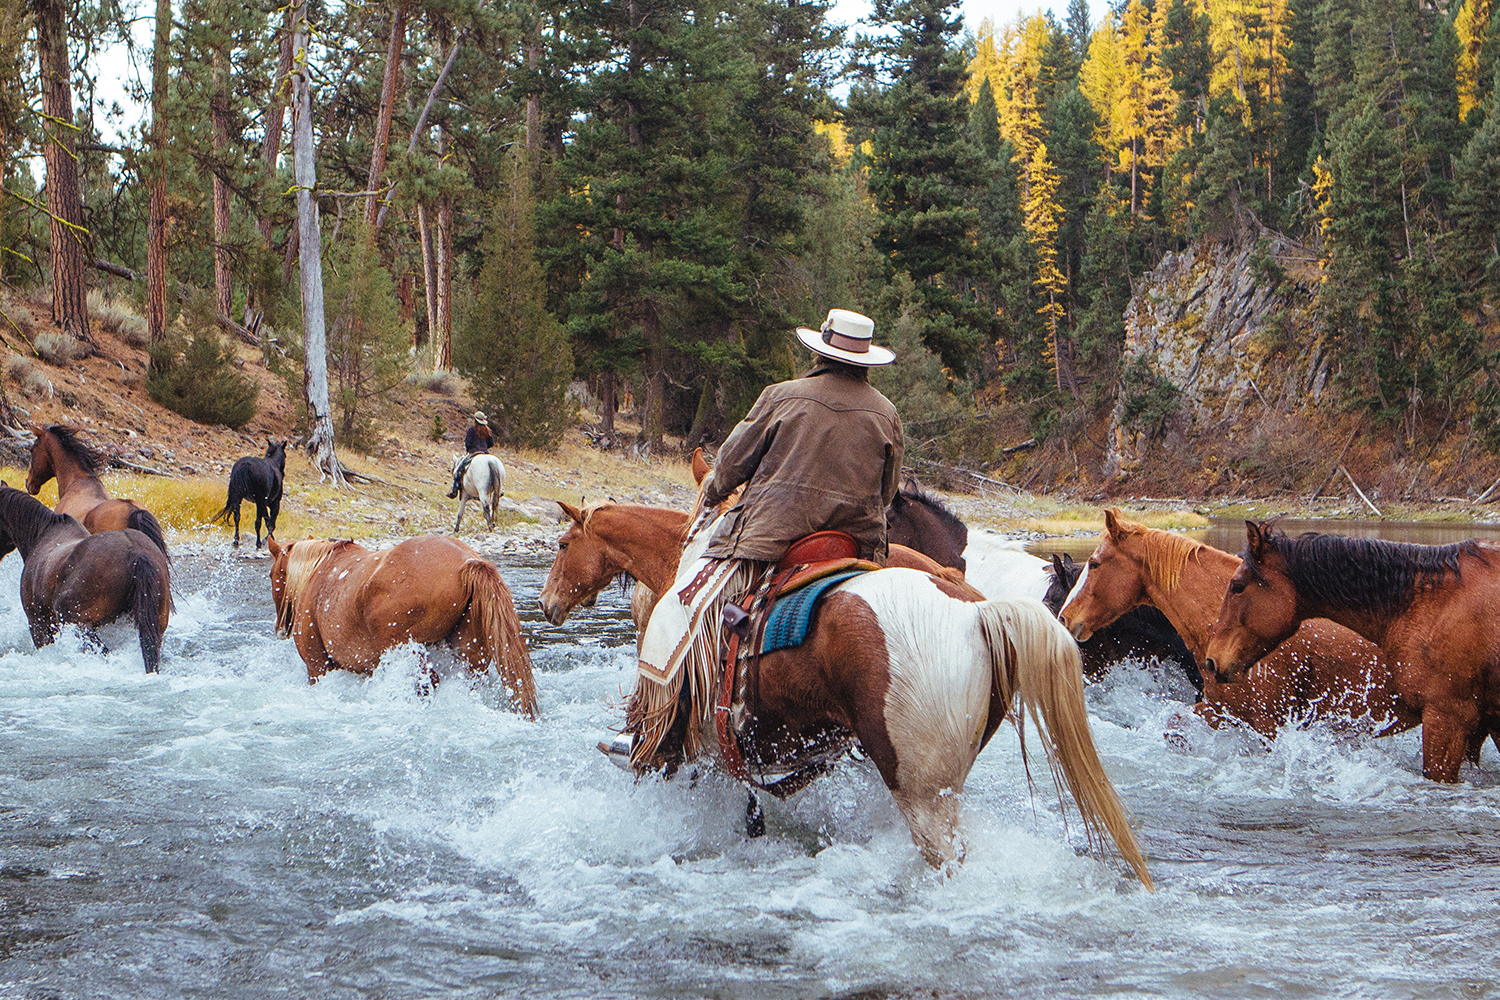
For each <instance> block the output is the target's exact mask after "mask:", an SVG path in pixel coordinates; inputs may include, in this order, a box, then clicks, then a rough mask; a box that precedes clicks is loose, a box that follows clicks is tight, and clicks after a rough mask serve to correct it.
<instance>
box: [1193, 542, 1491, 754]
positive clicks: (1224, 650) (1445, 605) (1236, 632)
mask: <svg viewBox="0 0 1500 1000" xmlns="http://www.w3.org/2000/svg"><path fill="white" fill-rule="evenodd" d="M1245 535H1246V544H1245V552H1244V562H1243V563H1242V564H1241V565H1240V567H1239V569H1238V570H1236V571H1235V573H1234V575H1233V576H1232V577H1231V578H1230V579H1229V586H1228V589H1227V591H1226V592H1225V594H1224V597H1223V601H1222V604H1221V606H1220V609H1219V618H1218V621H1217V622H1216V623H1215V624H1214V628H1213V632H1212V633H1211V635H1210V637H1209V642H1208V652H1207V660H1206V663H1205V665H1206V667H1207V669H1209V670H1211V671H1213V672H1214V674H1215V676H1217V677H1219V678H1222V679H1224V680H1233V679H1235V678H1237V677H1239V676H1241V675H1242V674H1243V673H1244V672H1245V671H1246V670H1247V669H1249V667H1250V665H1251V664H1253V663H1255V662H1256V661H1257V660H1260V659H1261V658H1262V657H1265V656H1267V655H1268V654H1270V655H1275V653H1273V652H1272V651H1273V650H1276V651H1279V650H1280V649H1281V648H1283V643H1284V641H1285V640H1286V639H1287V637H1288V636H1291V635H1292V634H1294V633H1295V632H1296V631H1297V630H1298V628H1299V627H1300V626H1301V625H1302V622H1304V621H1306V620H1308V619H1312V618H1327V619H1329V620H1331V621H1335V622H1338V623H1339V624H1340V625H1341V626H1344V627H1347V628H1350V629H1353V630H1354V631H1355V632H1358V633H1359V634H1360V635H1362V636H1364V637H1365V638H1366V639H1368V640H1369V641H1370V642H1373V643H1375V644H1377V645H1378V646H1379V647H1380V649H1381V651H1382V652H1383V653H1384V654H1385V658H1386V661H1387V662H1388V663H1390V664H1392V666H1393V677H1392V679H1391V683H1392V686H1393V687H1394V689H1395V693H1396V694H1397V696H1398V697H1399V698H1400V700H1401V705H1402V708H1403V711H1404V712H1405V713H1407V715H1408V717H1409V718H1411V719H1412V721H1416V719H1420V721H1421V723H1422V774H1423V775H1425V776H1426V777H1428V778H1430V779H1432V780H1433V781H1448V782H1453V781H1457V780H1458V772H1459V768H1460V766H1461V765H1462V764H1463V761H1464V758H1465V757H1468V758H1470V759H1472V760H1477V759H1478V757H1479V749H1480V747H1481V746H1483V745H1484V739H1485V737H1486V736H1491V737H1493V738H1494V739H1495V743H1496V745H1497V746H1500V625H1497V618H1496V610H1497V609H1500V546H1496V545H1494V544H1493V543H1486V542H1480V541H1475V540H1472V539H1471V540H1469V541H1466V542H1457V543H1455V544H1453V545H1409V544H1406V543H1402V542H1385V541H1377V540H1374V539H1368V538H1344V537H1342V536H1339V535H1320V534H1306V535H1302V536H1299V537H1296V538H1289V537H1287V536H1286V535H1284V534H1282V533H1281V532H1280V531H1276V530H1274V529H1273V528H1271V527H1270V526H1269V525H1267V524H1256V523H1254V522H1250V521H1247V522H1245Z"/></svg>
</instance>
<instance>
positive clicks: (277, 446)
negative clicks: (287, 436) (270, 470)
mask: <svg viewBox="0 0 1500 1000" xmlns="http://www.w3.org/2000/svg"><path fill="white" fill-rule="evenodd" d="M286 446H287V442H286V441H285V440H282V441H272V440H271V439H270V438H266V458H268V459H269V460H270V461H272V462H273V463H275V465H276V469H277V471H279V472H281V473H282V474H283V475H285V474H286Z"/></svg>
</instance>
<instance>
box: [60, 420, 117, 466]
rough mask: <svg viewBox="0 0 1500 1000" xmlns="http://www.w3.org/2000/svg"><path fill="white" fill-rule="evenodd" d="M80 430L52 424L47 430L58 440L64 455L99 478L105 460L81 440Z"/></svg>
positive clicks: (65, 425)
mask: <svg viewBox="0 0 1500 1000" xmlns="http://www.w3.org/2000/svg"><path fill="white" fill-rule="evenodd" d="M80 430H81V428H78V427H70V426H68V425H67V424H52V425H51V426H50V427H48V428H47V433H48V434H51V435H52V436H53V437H55V438H57V444H58V447H60V448H62V450H63V454H65V455H67V456H68V457H70V458H72V459H73V461H75V462H77V463H78V467H79V468H81V469H82V470H83V471H84V472H86V473H88V474H89V475H91V476H98V475H99V469H100V468H101V467H102V466H103V465H104V464H105V463H104V459H103V457H102V456H100V454H99V453H98V452H97V451H95V450H94V449H92V448H90V447H89V446H88V445H86V444H84V443H83V441H82V440H80V439H79V437H78V434H79V432H80Z"/></svg>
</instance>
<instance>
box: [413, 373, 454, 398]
mask: <svg viewBox="0 0 1500 1000" xmlns="http://www.w3.org/2000/svg"><path fill="white" fill-rule="evenodd" d="M406 383H407V385H413V386H416V387H417V388H418V389H422V390H424V391H426V392H431V393H435V394H436V395H439V396H452V395H455V394H457V392H458V382H457V380H456V379H454V377H453V373H452V372H412V373H411V374H410V375H408V376H406Z"/></svg>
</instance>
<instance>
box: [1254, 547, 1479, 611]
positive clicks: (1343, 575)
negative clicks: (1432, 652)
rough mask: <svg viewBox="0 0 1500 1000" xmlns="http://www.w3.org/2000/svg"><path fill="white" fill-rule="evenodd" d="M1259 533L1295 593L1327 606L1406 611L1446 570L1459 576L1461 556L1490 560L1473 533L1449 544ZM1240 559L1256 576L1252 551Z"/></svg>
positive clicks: (1441, 578)
mask: <svg viewBox="0 0 1500 1000" xmlns="http://www.w3.org/2000/svg"><path fill="white" fill-rule="evenodd" d="M1261 537H1262V538H1263V539H1264V541H1265V543H1266V544H1267V545H1268V546H1270V547H1271V548H1272V549H1274V550H1275V551H1276V552H1278V553H1279V554H1280V555H1281V557H1282V558H1283V559H1284V560H1286V569H1287V576H1288V578H1290V579H1291V581H1292V584H1293V586H1295V587H1296V588H1297V592H1298V593H1299V594H1302V595H1304V596H1306V597H1309V598H1311V599H1312V600H1314V601H1318V602H1321V603H1323V604H1326V605H1328V606H1330V607H1344V608H1360V609H1369V610H1372V611H1376V612H1380V613H1382V614H1397V613H1400V612H1401V611H1404V610H1405V609H1406V608H1407V607H1408V606H1409V605H1410V604H1411V602H1412V599H1413V598H1414V597H1415V596H1416V595H1417V594H1418V593H1419V592H1421V591H1423V590H1427V589H1431V588H1434V587H1437V586H1438V585H1439V584H1441V583H1442V582H1443V579H1444V578H1445V577H1446V576H1447V575H1448V574H1449V573H1452V574H1453V575H1454V576H1455V577H1459V576H1461V575H1462V573H1461V570H1460V569H1459V559H1460V558H1461V557H1463V556H1473V557H1475V558H1477V559H1479V560H1480V561H1482V562H1484V563H1486V564H1488V562H1489V559H1488V558H1487V557H1486V556H1485V552H1484V549H1483V547H1482V546H1481V545H1480V544H1479V543H1478V542H1477V541H1475V540H1474V539H1472V538H1471V539H1469V540H1468V541H1463V542H1453V543H1452V544H1449V545H1414V544H1412V543H1410V542H1388V541H1384V540H1382V539H1376V538H1349V537H1346V536H1344V535H1325V534H1321V533H1319V532H1315V531H1310V532H1308V533H1306V534H1304V535H1298V536H1296V537H1292V536H1289V535H1287V534H1285V533H1284V532H1281V531H1277V530H1275V529H1270V528H1267V529H1264V530H1263V531H1262V535H1261ZM1243 558H1244V560H1245V565H1246V566H1247V567H1248V569H1249V571H1250V572H1251V573H1254V574H1256V575H1259V573H1260V565H1259V564H1258V563H1257V561H1256V559H1255V555H1254V554H1253V553H1252V552H1249V551H1248V550H1247V551H1246V552H1245V553H1244V554H1243Z"/></svg>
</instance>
